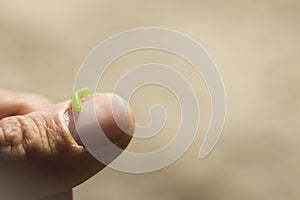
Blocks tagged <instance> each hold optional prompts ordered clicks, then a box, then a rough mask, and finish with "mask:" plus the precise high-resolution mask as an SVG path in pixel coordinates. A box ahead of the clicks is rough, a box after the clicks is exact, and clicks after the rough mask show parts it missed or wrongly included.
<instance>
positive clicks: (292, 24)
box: [0, 0, 300, 200]
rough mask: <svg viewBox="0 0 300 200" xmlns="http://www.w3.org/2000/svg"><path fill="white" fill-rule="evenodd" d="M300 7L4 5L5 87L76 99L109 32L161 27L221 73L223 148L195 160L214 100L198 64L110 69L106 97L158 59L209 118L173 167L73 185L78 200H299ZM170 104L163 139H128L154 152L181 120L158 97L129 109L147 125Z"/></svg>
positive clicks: (140, 59) (146, 92)
mask: <svg viewBox="0 0 300 200" xmlns="http://www.w3.org/2000/svg"><path fill="white" fill-rule="evenodd" d="M299 25H300V2H299V1H297V0H294V1H293V0H280V1H279V0H273V1H269V0H259V1H258V0H257V1H256V0H251V1H250V0H245V1H238V0H231V1H208V0H207V1H196V0H187V1H186V0H185V1H183V0H176V1H171V0H167V1H156V0H152V1H137V0H136V1H133V0H126V1H113V0H105V1H92V0H87V1H71V0H69V1H66V0H62V1H41V0H29V1H1V2H0V69H1V72H0V87H2V88H8V89H14V90H21V91H31V92H36V93H40V94H42V95H45V96H47V97H49V98H50V99H52V100H53V101H55V102H58V101H61V100H64V99H67V98H69V95H70V93H71V90H72V84H73V81H74V79H75V76H76V72H77V70H78V67H79V65H80V63H81V62H82V60H83V59H84V58H85V57H86V55H87V54H88V53H89V51H90V50H91V49H92V48H93V47H94V46H95V45H96V44H98V43H99V42H101V41H103V40H104V39H106V38H107V37H108V36H111V35H112V34H116V33H118V32H120V31H124V30H127V29H131V28H136V27H144V26H159V27H166V28H171V29H175V30H178V31H180V32H183V33H185V34H187V35H189V36H191V37H193V38H194V39H196V40H197V41H198V42H200V43H201V44H202V45H203V46H204V47H205V48H206V49H207V51H208V52H209V54H210V56H211V57H212V58H213V59H214V61H215V62H216V64H217V65H218V66H219V69H220V72H221V73H222V75H223V78H224V82H225V86H226V91H227V97H228V105H227V108H228V113H227V120H226V125H225V128H224V131H223V135H222V137H221V140H220V141H219V143H218V144H217V146H216V148H215V149H214V151H213V152H212V154H211V155H210V156H209V157H207V158H206V159H205V160H198V159H197V152H198V150H199V146H200V144H201V142H202V141H203V135H204V133H205V131H206V130H207V127H208V119H209V117H210V104H209V97H208V94H207V91H206V88H205V86H204V84H203V81H202V79H201V78H200V77H198V76H197V75H195V73H194V72H193V70H192V69H191V66H190V65H188V64H187V63H185V62H184V61H182V60H181V59H179V58H177V57H176V56H174V55H171V54H167V53H162V52H156V51H142V52H135V53H132V54H129V55H127V56H125V57H123V58H121V59H120V60H118V61H117V62H116V63H114V64H113V65H112V67H111V68H110V70H109V71H108V72H107V73H106V75H105V77H104V78H103V79H102V80H101V82H100V84H99V88H98V89H99V91H110V90H111V88H112V86H113V85H114V83H115V82H116V81H117V79H118V77H119V76H120V75H121V74H122V73H123V72H126V70H128V69H130V68H131V67H133V66H136V65H137V64H142V63H146V62H160V63H165V64H168V65H171V66H174V67H175V68H176V69H178V70H181V71H182V73H184V74H186V76H187V77H188V78H189V79H190V80H191V82H192V84H193V86H194V88H195V89H196V90H197V91H198V92H197V95H198V97H199V98H200V108H201V115H202V121H201V126H200V128H199V134H198V137H197V138H196V140H195V142H194V143H193V145H192V147H191V148H190V149H189V150H188V151H187V152H186V154H184V156H183V157H182V158H181V159H179V160H178V161H177V162H176V163H175V164H173V165H172V166H170V167H168V168H165V169H163V170H160V171H158V172H155V173H149V174H144V175H132V174H125V173H120V172H116V171H114V170H111V169H105V170H103V171H102V172H101V173H99V174H97V175H96V176H94V177H93V178H92V179H90V180H88V181H87V182H85V183H84V184H82V185H80V186H78V187H77V188H75V190H74V191H75V192H74V194H75V199H91V200H93V199H95V200H96V199H131V200H132V199H145V200H147V199H157V200H160V199H161V200H162V199H163V200H168V199H172V200H173V199H197V200H199V199H205V200H225V199H226V200H227V199H228V200H232V199H243V200H248V199H249V200H253V199H290V200H292V199H293V200H296V199H299V197H300V191H299V187H300V156H299V155H300V140H299V139H300V136H299V133H300V128H299V120H300V103H299V102H300V86H299V85H300V84H299V78H300V67H299V64H300V61H299V52H300V39H299V35H300V26H299ZM157 102H158V103H162V104H165V105H166V109H167V111H168V113H169V116H170V117H169V119H168V122H167V125H166V128H165V129H164V131H163V132H162V134H161V136H158V137H157V138H153V139H151V140H149V141H137V140H135V141H133V142H132V144H131V146H130V147H129V150H132V151H137V152H147V151H149V150H153V149H156V148H158V147H160V146H163V145H164V144H166V142H168V141H169V140H170V139H171V138H172V137H173V132H174V131H175V130H176V128H177V127H176V126H177V124H178V120H179V119H178V116H177V114H178V113H179V110H178V105H177V102H176V100H175V98H174V97H173V96H172V95H170V93H168V92H167V91H164V90H163V89H162V88H159V87H155V86H148V87H145V88H143V89H141V90H140V91H138V92H137V93H136V94H135V95H134V98H133V99H132V102H131V104H132V107H133V108H134V111H135V112H136V114H137V121H138V123H140V124H144V123H147V122H148V120H149V119H148V118H147V109H148V107H149V105H151V104H153V103H157Z"/></svg>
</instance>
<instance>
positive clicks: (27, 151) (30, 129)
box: [0, 89, 134, 200]
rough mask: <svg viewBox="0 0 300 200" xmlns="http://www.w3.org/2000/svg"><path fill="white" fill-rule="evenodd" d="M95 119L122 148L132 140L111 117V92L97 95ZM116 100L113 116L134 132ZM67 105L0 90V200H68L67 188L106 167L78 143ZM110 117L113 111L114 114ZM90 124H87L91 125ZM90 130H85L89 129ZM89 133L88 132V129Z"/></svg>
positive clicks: (131, 120)
mask: <svg viewBox="0 0 300 200" xmlns="http://www.w3.org/2000/svg"><path fill="white" fill-rule="evenodd" d="M91 98H94V99H95V102H96V104H97V106H99V109H96V112H98V111H100V110H101V115H100V113H97V114H99V116H98V121H99V122H98V123H100V125H101V127H102V129H103V131H104V132H105V134H106V136H107V137H108V138H109V139H110V140H111V141H112V142H113V143H115V144H116V145H118V146H119V147H121V148H122V149H125V148H126V146H127V145H128V143H129V141H130V139H131V137H130V136H129V135H128V134H125V133H124V132H123V131H122V130H121V129H120V128H119V127H118V126H117V125H116V122H115V120H114V118H113V116H112V107H111V104H110V102H111V100H112V98H116V96H114V95H112V94H96V95H94V96H91V97H88V98H87V99H86V100H84V101H86V102H88V101H90V100H91ZM117 99H119V104H118V106H120V108H123V109H118V110H119V111H118V113H117V115H118V116H117V117H118V118H122V119H123V120H127V122H128V124H129V125H128V127H127V129H126V130H125V131H126V132H127V133H132V132H133V130H134V116H133V113H132V111H131V109H130V108H129V106H128V105H127V104H126V103H125V101H124V100H122V99H120V98H117ZM69 104H70V101H66V102H62V103H59V104H56V105H52V103H51V102H50V101H49V100H47V99H46V98H44V97H41V96H39V95H35V94H25V93H17V92H11V91H7V90H2V89H0V177H1V178H0V199H5V200H6V199H7V200H10V199H12V200H13V199H18V200H19V199H30V200H34V199H56V200H59V199H72V188H73V187H74V186H76V185H78V184H80V183H82V182H84V181H85V180H87V179H88V178H90V177H91V176H93V175H94V174H95V173H97V172H98V171H100V170H101V169H103V168H104V167H105V165H104V164H102V163H100V162H99V161H98V160H96V159H95V158H94V157H92V156H91V155H90V154H89V153H88V151H87V150H85V148H84V147H83V146H82V145H81V142H80V139H79V137H78V135H76V131H75V130H76V129H75V127H74V123H72V117H71V116H72V111H70V112H68V113H65V110H66V108H67V107H68V106H69ZM114 116H115V112H114ZM92 126H94V124H91V127H92ZM89 131H90V130H89ZM87 132H88V131H87Z"/></svg>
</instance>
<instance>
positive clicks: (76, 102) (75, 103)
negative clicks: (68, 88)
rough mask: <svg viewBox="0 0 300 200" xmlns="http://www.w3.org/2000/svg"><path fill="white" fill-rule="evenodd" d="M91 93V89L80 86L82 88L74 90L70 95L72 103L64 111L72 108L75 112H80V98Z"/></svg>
mask: <svg viewBox="0 0 300 200" xmlns="http://www.w3.org/2000/svg"><path fill="white" fill-rule="evenodd" d="M91 94H92V91H91V90H90V89H88V88H82V89H79V90H76V91H74V92H73V93H72V96H71V101H72V103H71V104H70V105H69V107H68V108H67V109H66V110H65V113H66V112H69V111H70V110H71V109H72V108H73V110H74V111H75V112H77V113H80V112H81V109H82V103H81V98H83V97H86V96H88V95H91Z"/></svg>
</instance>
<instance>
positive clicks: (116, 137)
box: [65, 94, 134, 148]
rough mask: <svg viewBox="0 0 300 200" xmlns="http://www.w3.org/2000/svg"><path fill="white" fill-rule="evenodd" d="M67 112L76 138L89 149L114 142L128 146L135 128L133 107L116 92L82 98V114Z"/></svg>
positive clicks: (70, 126)
mask: <svg viewBox="0 0 300 200" xmlns="http://www.w3.org/2000/svg"><path fill="white" fill-rule="evenodd" d="M66 115H67V116H66V117H65V118H66V119H67V120H68V122H69V130H70V132H71V133H72V135H73V137H74V139H75V141H76V142H77V143H78V144H79V145H82V146H85V147H87V148H101V147H104V146H107V145H110V144H111V143H114V144H116V143H117V144H118V145H120V146H121V147H126V146H127V144H128V143H129V141H130V138H131V135H132V134H133V131H134V116H133V112H132V110H131V109H130V107H129V105H128V103H127V102H126V101H125V100H124V99H123V98H121V97H120V96H118V95H114V94H96V95H94V96H91V97H88V98H87V99H84V100H83V104H82V111H81V112H80V113H79V114H78V113H74V112H73V111H70V112H68V113H67V114H66ZM103 133H104V134H103ZM103 136H105V137H103ZM107 138H108V139H107ZM124 138H128V139H125V140H124ZM120 141H121V142H122V143H124V144H120Z"/></svg>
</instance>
